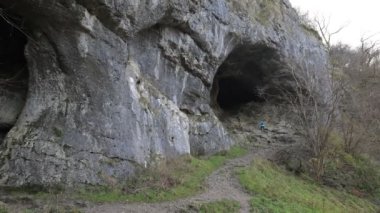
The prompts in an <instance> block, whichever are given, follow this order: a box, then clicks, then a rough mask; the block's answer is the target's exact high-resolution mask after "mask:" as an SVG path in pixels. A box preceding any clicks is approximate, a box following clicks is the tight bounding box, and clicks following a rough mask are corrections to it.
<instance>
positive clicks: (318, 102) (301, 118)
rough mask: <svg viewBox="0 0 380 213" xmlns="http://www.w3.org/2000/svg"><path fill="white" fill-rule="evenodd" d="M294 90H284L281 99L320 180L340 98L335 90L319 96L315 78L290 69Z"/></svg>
mask: <svg viewBox="0 0 380 213" xmlns="http://www.w3.org/2000/svg"><path fill="white" fill-rule="evenodd" d="M290 72H291V75H292V77H293V80H294V82H295V85H294V88H293V89H292V90H291V91H289V90H287V91H286V90H284V93H285V94H284V96H283V97H284V100H285V101H286V102H287V103H289V105H290V106H291V108H292V111H293V112H294V113H295V121H296V128H297V130H298V132H299V133H300V134H301V135H302V137H303V138H304V139H305V141H306V144H307V145H308V147H309V148H310V150H311V151H312V153H313V158H312V160H311V161H310V163H311V166H312V172H313V173H314V174H315V176H316V178H317V179H320V178H321V177H322V175H323V174H324V171H325V164H326V158H327V156H328V154H329V148H330V136H331V134H332V132H333V131H334V126H335V122H336V117H337V113H336V112H337V109H338V105H339V100H340V97H341V94H340V91H339V90H336V89H335V88H334V89H333V91H332V92H331V93H330V94H323V95H322V94H321V91H320V90H319V88H320V85H318V83H317V82H318V81H316V80H315V78H316V76H315V75H301V74H298V73H305V72H296V71H295V70H294V69H291V70H290Z"/></svg>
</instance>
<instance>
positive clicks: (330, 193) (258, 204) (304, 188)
mask: <svg viewBox="0 0 380 213" xmlns="http://www.w3.org/2000/svg"><path fill="white" fill-rule="evenodd" d="M238 176H239V180H240V183H241V184H242V185H243V186H244V187H245V188H246V189H247V190H248V191H250V192H251V193H255V195H254V196H253V198H252V200H251V206H252V210H251V211H252V212H289V213H293V212H300V213H307V212H334V213H336V212H342V213H343V212H377V211H378V210H379V209H378V207H376V206H375V205H374V204H372V203H370V202H369V201H367V200H364V199H361V198H358V197H355V196H352V195H349V194H347V193H344V192H340V191H337V190H334V189H330V188H326V187H323V186H320V185H318V184H316V183H314V182H311V181H310V180H304V179H301V178H300V177H296V176H293V175H291V174H288V173H287V172H286V171H284V170H283V169H281V168H279V167H277V166H275V165H273V164H271V163H270V162H267V161H264V160H260V159H257V160H255V162H254V164H253V165H252V166H250V167H249V168H246V169H242V170H240V171H239V172H238Z"/></svg>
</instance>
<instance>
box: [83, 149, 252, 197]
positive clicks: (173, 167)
mask: <svg viewBox="0 0 380 213" xmlns="http://www.w3.org/2000/svg"><path fill="white" fill-rule="evenodd" d="M245 153H246V150H245V149H242V148H238V147H234V148H232V149H231V150H230V151H228V152H224V153H220V154H218V155H214V156H211V157H208V158H205V159H197V158H192V157H188V158H184V159H179V160H175V161H171V162H168V163H165V164H164V165H160V166H157V167H156V168H154V169H152V170H151V171H148V172H144V173H142V175H140V176H138V177H137V178H135V179H132V180H129V181H127V183H126V184H125V185H124V186H118V187H114V188H99V187H97V188H93V189H86V190H82V191H81V192H80V193H79V195H78V196H77V198H78V199H82V200H89V201H92V202H160V201H168V200H175V199H178V198H183V197H187V196H191V195H193V194H195V193H198V192H199V191H201V190H202V189H203V183H204V180H205V178H206V177H207V176H209V175H210V174H211V173H212V172H213V171H215V170H216V169H217V168H219V167H220V166H222V165H223V164H224V163H225V161H226V160H228V159H231V158H236V157H238V156H242V155H244V154H245Z"/></svg>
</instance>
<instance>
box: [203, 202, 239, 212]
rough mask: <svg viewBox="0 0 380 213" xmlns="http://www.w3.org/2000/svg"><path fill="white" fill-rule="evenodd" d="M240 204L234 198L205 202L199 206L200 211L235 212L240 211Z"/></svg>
mask: <svg viewBox="0 0 380 213" xmlns="http://www.w3.org/2000/svg"><path fill="white" fill-rule="evenodd" d="M239 210H240V204H239V202H237V201H233V200H220V201H215V202H210V203H204V204H202V205H200V207H199V208H197V211H198V212H200V213H235V212H239Z"/></svg>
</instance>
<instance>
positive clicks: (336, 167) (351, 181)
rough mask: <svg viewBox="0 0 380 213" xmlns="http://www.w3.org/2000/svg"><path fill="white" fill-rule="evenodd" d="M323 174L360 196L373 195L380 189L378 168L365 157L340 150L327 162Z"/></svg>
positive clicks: (379, 169)
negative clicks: (332, 159)
mask: <svg viewBox="0 0 380 213" xmlns="http://www.w3.org/2000/svg"><path fill="white" fill-rule="evenodd" d="M325 176H326V178H330V179H335V180H336V182H338V183H339V184H341V185H344V186H345V188H346V189H347V190H348V191H350V192H352V191H355V192H356V194H358V192H361V193H360V194H362V195H361V196H367V195H371V196H375V195H376V193H377V192H378V191H379V190H380V168H379V166H378V165H375V164H374V163H373V162H372V161H371V160H370V159H369V158H367V157H363V156H359V155H351V154H347V153H344V152H340V153H338V154H337V158H336V159H335V161H330V162H329V164H328V166H327V169H326V174H325Z"/></svg>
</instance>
